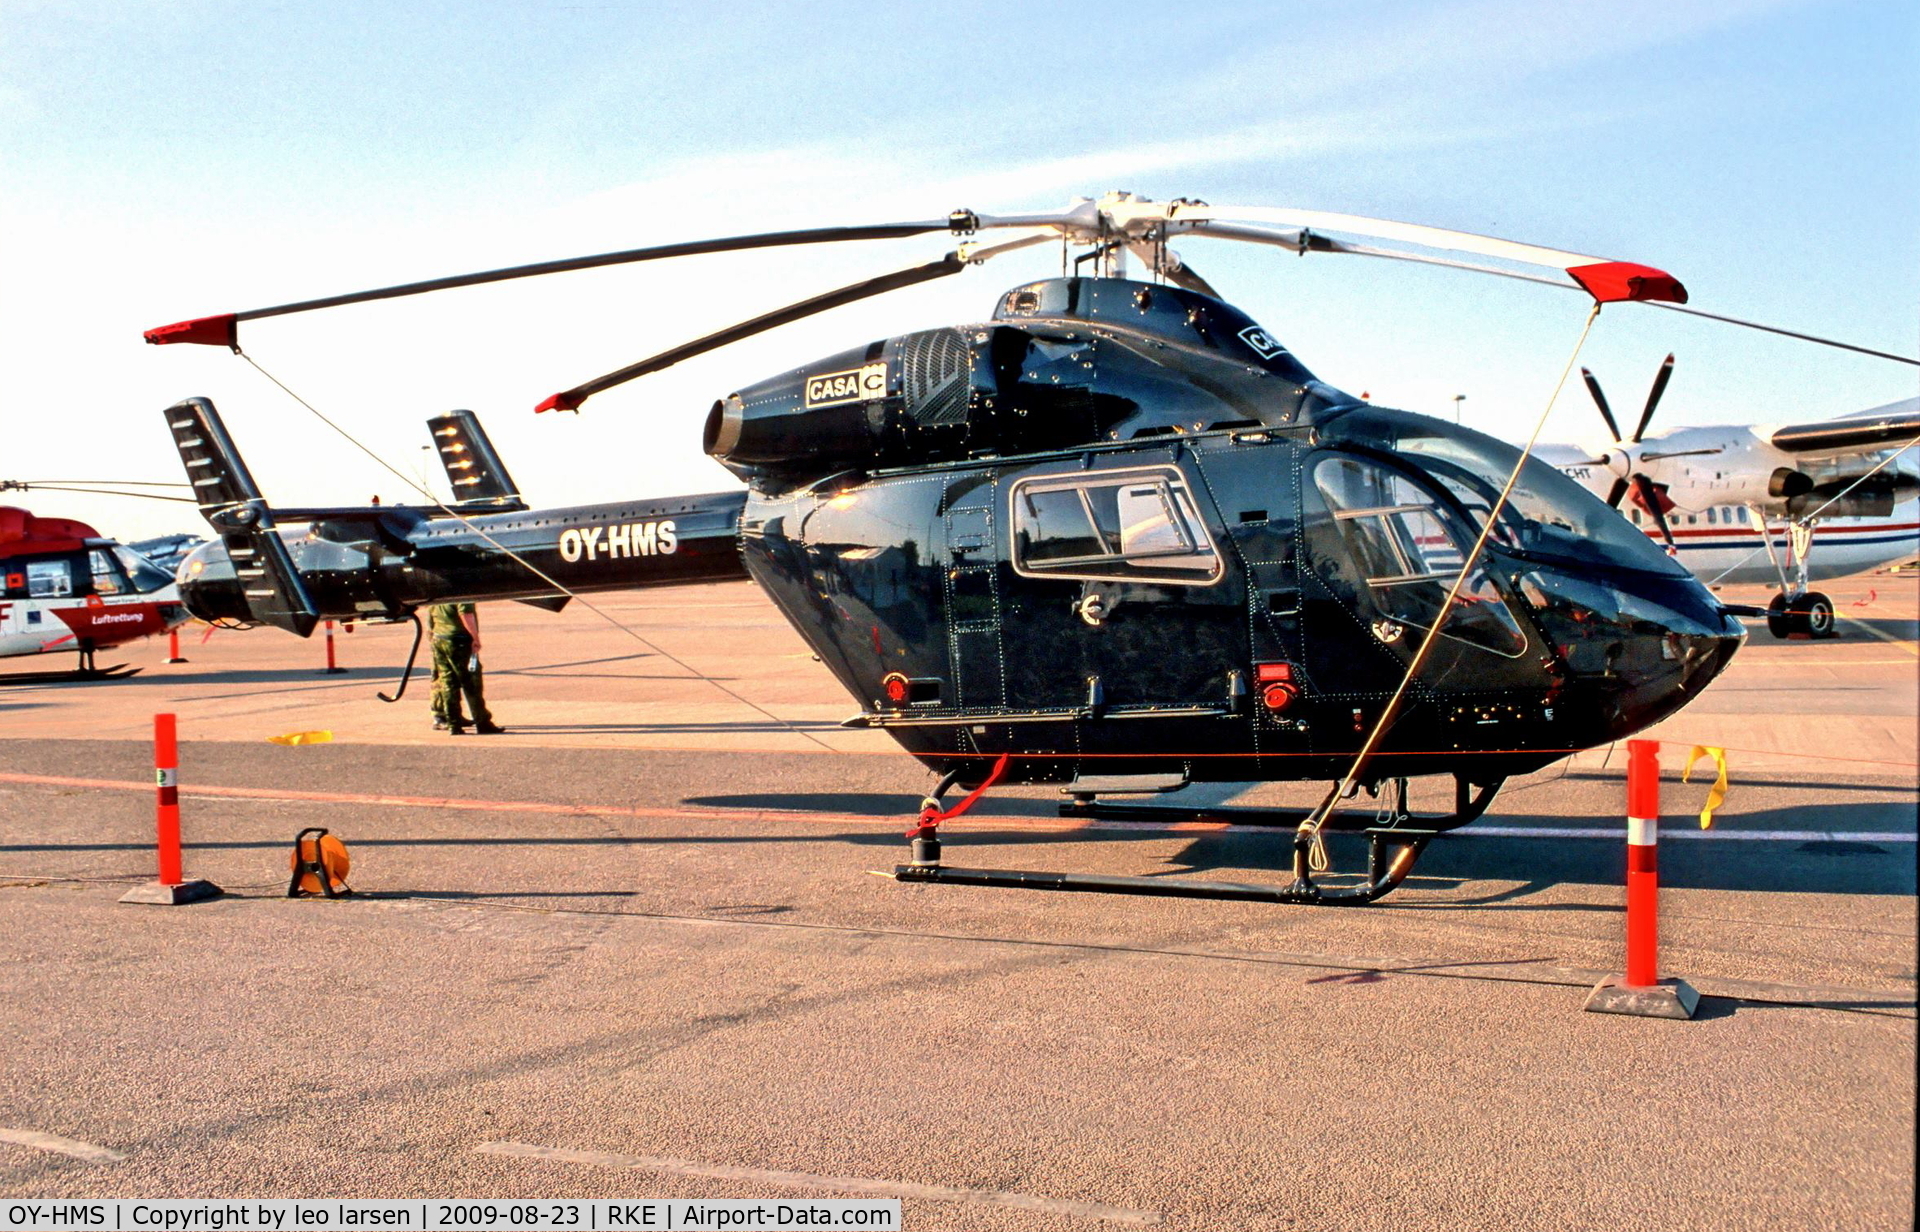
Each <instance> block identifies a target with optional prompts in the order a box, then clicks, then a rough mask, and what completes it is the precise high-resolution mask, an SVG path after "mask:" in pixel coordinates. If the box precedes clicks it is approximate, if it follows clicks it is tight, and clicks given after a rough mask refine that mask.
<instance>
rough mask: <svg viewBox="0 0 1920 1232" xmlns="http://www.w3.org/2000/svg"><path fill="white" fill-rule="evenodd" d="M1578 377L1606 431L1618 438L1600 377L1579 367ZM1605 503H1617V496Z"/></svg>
mask: <svg viewBox="0 0 1920 1232" xmlns="http://www.w3.org/2000/svg"><path fill="white" fill-rule="evenodd" d="M1580 379H1581V380H1583V381H1585V382H1586V383H1587V392H1588V393H1590V394H1592V395H1593V404H1594V405H1595V406H1597V407H1599V408H1600V418H1602V419H1604V420H1606V421H1607V431H1609V432H1611V433H1613V439H1614V440H1616V441H1617V440H1619V439H1620V425H1619V424H1617V423H1615V422H1614V421H1613V408H1612V407H1610V406H1608V405H1607V395H1605V394H1603V393H1601V392H1600V378H1599V377H1596V376H1594V375H1593V371H1592V370H1591V369H1588V368H1582V369H1580ZM1607 503H1608V504H1609V505H1613V504H1618V503H1619V498H1618V497H1615V498H1614V499H1613V500H1610V501H1608V502H1607Z"/></svg>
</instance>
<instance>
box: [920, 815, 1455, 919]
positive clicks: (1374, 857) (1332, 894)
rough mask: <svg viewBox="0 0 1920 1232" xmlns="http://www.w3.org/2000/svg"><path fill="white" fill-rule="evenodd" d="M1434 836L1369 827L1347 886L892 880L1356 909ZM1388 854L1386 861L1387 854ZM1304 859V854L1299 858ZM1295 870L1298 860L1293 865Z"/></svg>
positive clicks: (924, 876) (1018, 876)
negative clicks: (1362, 870)
mask: <svg viewBox="0 0 1920 1232" xmlns="http://www.w3.org/2000/svg"><path fill="white" fill-rule="evenodd" d="M1436 833H1437V832H1436V831H1433V830H1405V829H1400V828H1399V827H1374V828H1371V829H1369V830H1367V831H1366V835H1367V879H1366V881H1365V882H1363V883H1361V884H1359V885H1353V886H1325V885H1320V884H1318V883H1316V882H1315V881H1314V880H1313V879H1312V878H1311V877H1309V876H1296V877H1295V878H1294V880H1293V881H1292V882H1290V883H1289V884H1287V885H1283V886H1280V885H1249V884H1247V883H1244V882H1237V881H1187V880H1184V879H1180V878H1172V877H1115V876H1106V875H1102V874H1097V873H1046V872H1031V871H1025V870H1017V869H1001V868H950V867H948V866H946V865H944V864H900V865H896V866H895V867H894V870H893V877H894V880H896V881H923V882H924V881H937V882H941V883H944V884H946V885H971V886H996V887H1000V888H1004V889H1015V890H1062V891H1067V892H1071V893H1080V894H1132V895H1142V896H1151V897H1156V898H1212V899H1224V900H1227V901H1230V902H1252V903H1294V904H1299V905H1302V906H1338V905H1346V906H1358V905H1360V904H1362V903H1370V902H1373V901H1374V900H1375V899H1378V898H1381V897H1382V896H1384V895H1385V894H1386V893H1387V892H1388V891H1389V890H1392V889H1393V888H1394V887H1395V886H1397V885H1399V884H1400V883H1401V882H1402V881H1404V880H1405V879H1406V876H1407V873H1408V872H1409V871H1411V870H1412V868H1413V862H1414V861H1415V860H1417V859H1418V858H1419V857H1420V853H1421V852H1422V851H1424V850H1426V846H1427V844H1428V843H1430V842H1432V841H1433V839H1434V837H1435V834H1436ZM1389 849H1392V850H1393V851H1394V854H1393V855H1392V856H1391V857H1389V855H1388V854H1387V853H1388V850H1389ZM1301 858H1302V859H1304V855H1303V856H1302V857H1301ZM1296 865H1297V866H1298V861H1296Z"/></svg>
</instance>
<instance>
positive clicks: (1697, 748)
mask: <svg viewBox="0 0 1920 1232" xmlns="http://www.w3.org/2000/svg"><path fill="white" fill-rule="evenodd" d="M1702 757H1711V758H1713V760H1714V762H1715V763H1716V764H1717V765H1718V766H1719V767H1720V777H1719V778H1717V779H1715V780H1714V781H1713V786H1712V787H1710V788H1709V789H1708V790H1707V807H1705V808H1703V809H1701V810H1700V828H1701V829H1702V830H1705V829H1708V828H1709V827H1711V826H1712V825H1713V810H1715V809H1717V808H1719V807H1720V806H1721V805H1722V804H1725V803H1726V802H1727V751H1726V750H1725V749H1723V748H1719V747H1717V746H1715V745H1711V744H1696V745H1694V746H1693V752H1691V753H1689V754H1687V768H1686V769H1685V770H1682V771H1681V772H1680V781H1681V782H1682V783H1686V782H1690V781H1691V780H1690V779H1689V778H1688V776H1689V775H1691V774H1692V773H1693V763H1694V762H1696V761H1699V760H1700V759H1701V758H1702Z"/></svg>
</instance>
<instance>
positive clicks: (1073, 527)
mask: <svg viewBox="0 0 1920 1232" xmlns="http://www.w3.org/2000/svg"><path fill="white" fill-rule="evenodd" d="M1009 501H1010V503H1011V505H1012V510H1013V545H1014V548H1013V567H1014V570H1015V572H1018V573H1021V574H1025V575H1027V576H1029V577H1078V578H1099V579H1106V580H1113V581H1128V580H1134V581H1142V582H1155V583H1161V584H1166V583H1184V584H1187V585H1195V586H1204V585H1208V584H1210V583H1212V582H1215V581H1218V580H1219V578H1220V572H1221V569H1220V554H1219V552H1218V551H1217V550H1215V548H1214V546H1213V541H1212V539H1211V538H1210V537H1209V536H1208V534H1207V527H1206V524H1205V523H1204V522H1203V521H1202V520H1201V519H1200V516H1199V513H1198V511H1197V510H1196V508H1195V506H1194V503H1193V496H1192V494H1191V493H1190V492H1188V490H1187V484H1186V481H1185V480H1184V479H1183V478H1181V476H1180V472H1179V471H1177V470H1174V469H1173V468H1172V467H1155V468H1153V469H1151V470H1133V471H1125V472H1118V473H1116V472H1111V471H1109V472H1107V473H1105V474H1074V475H1045V476H1040V477H1037V478H1033V479H1022V480H1020V481H1019V482H1017V483H1015V484H1014V485H1013V490H1012V492H1011V494H1010V496H1009Z"/></svg>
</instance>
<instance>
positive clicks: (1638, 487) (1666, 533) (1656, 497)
mask: <svg viewBox="0 0 1920 1232" xmlns="http://www.w3.org/2000/svg"><path fill="white" fill-rule="evenodd" d="M1633 488H1634V491H1635V492H1637V493H1639V495H1640V503H1641V504H1643V505H1645V506H1646V507H1647V512H1648V513H1650V514H1652V515H1653V524H1654V525H1655V526H1658V527H1659V528H1660V537H1661V538H1662V539H1665V540H1666V541H1667V551H1669V552H1678V551H1679V550H1680V548H1679V546H1678V545H1676V544H1675V543H1674V541H1673V528H1672V527H1670V526H1668V525H1667V515H1666V514H1665V513H1663V512H1662V511H1661V509H1660V493H1659V492H1657V491H1655V490H1654V486H1653V480H1651V479H1649V478H1647V477H1646V476H1645V475H1643V474H1641V473H1640V472H1639V471H1635V472H1634V473H1633Z"/></svg>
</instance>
